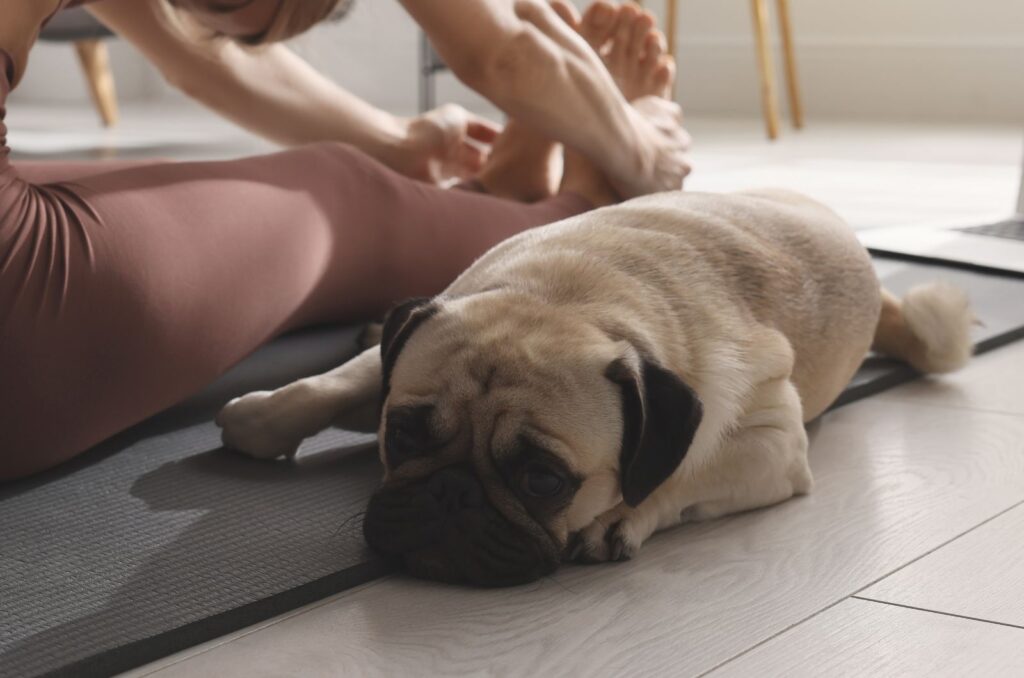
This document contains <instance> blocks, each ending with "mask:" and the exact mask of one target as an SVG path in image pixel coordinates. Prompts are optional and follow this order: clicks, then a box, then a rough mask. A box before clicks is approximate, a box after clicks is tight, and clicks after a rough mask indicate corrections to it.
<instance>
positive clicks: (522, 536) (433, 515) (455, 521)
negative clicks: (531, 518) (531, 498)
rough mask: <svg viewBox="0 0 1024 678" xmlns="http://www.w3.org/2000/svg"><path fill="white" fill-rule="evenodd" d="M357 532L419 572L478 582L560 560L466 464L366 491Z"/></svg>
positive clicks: (519, 578) (535, 573)
mask: <svg viewBox="0 0 1024 678" xmlns="http://www.w3.org/2000/svg"><path fill="white" fill-rule="evenodd" d="M363 534H364V535H365V537H366V541H367V543H368V544H369V545H370V547H371V548H373V549H374V550H376V551H377V552H379V553H381V554H383V555H386V556H397V557H400V558H401V559H402V561H403V562H404V563H405V566H406V567H407V568H408V570H409V572H410V573H411V574H413V575H415V576H418V577H424V578H427V579H437V580H440V581H446V582H451V583H467V584H475V585H478V586H513V585H516V584H524V583H527V582H530V581H534V580H535V579H538V578H540V577H542V576H544V575H545V574H549V573H550V572H552V571H553V570H554V569H555V568H556V567H557V566H558V562H559V558H558V556H557V553H555V552H554V551H553V549H552V548H551V545H550V544H543V543H540V542H539V541H538V540H537V539H536V538H535V537H533V536H531V535H530V534H528V533H527V532H526V531H525V530H524V529H522V528H521V527H519V526H517V525H515V524H513V523H512V522H511V521H509V520H508V519H507V518H505V517H504V516H503V515H502V514H501V513H500V512H499V511H498V510H497V509H495V508H494V506H492V505H491V503H490V502H489V501H488V499H487V496H486V493H485V492H484V488H483V486H482V485H481V484H480V481H479V480H478V479H477V477H476V475H475V474H474V473H473V472H472V471H471V470H470V468H469V467H468V466H462V465H459V466H449V467H446V468H443V469H441V470H439V471H437V472H436V473H434V474H433V475H431V476H430V477H428V478H426V479H425V480H423V481H421V482H418V483H411V484H407V485H401V486H398V487H382V488H381V489H379V490H378V491H377V492H376V493H375V494H374V495H373V497H372V498H371V499H370V505H369V507H368V509H367V511H366V517H365V518H364V520H363Z"/></svg>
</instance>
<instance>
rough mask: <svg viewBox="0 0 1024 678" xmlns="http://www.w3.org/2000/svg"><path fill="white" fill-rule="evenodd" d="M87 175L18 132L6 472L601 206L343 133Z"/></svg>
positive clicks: (1, 88)
mask: <svg viewBox="0 0 1024 678" xmlns="http://www.w3.org/2000/svg"><path fill="white" fill-rule="evenodd" d="M0 65H2V64H0ZM2 71H3V69H2V68H0V72H2ZM6 91H7V89H6V82H3V78H2V77H0V97H3V95H5V94H6ZM0 108H2V98H0ZM0 112H2V111H0ZM5 132H6V130H5V129H4V127H3V125H2V118H0V139H2V138H3V137H4V136H5ZM38 171H39V170H38V168H36V169H34V170H33V174H36V173H37V172H38ZM74 174H75V177H76V178H75V180H74V181H68V182H63V183H50V184H32V183H29V182H27V181H25V179H24V178H23V177H21V176H20V175H19V174H18V172H16V171H15V168H14V167H12V166H11V165H10V164H8V163H7V162H6V148H3V147H2V146H0V420H2V423H0V478H14V477H18V476H22V475H26V474H29V473H33V472H36V471H39V470H42V469H45V468H48V467H50V466H52V465H54V464H57V463H59V462H61V461H63V460H65V459H68V458H69V457H71V456H74V455H75V454H78V453H79V452H81V451H83V450H85V449H86V448H88V447H89V446H91V445H93V444H94V443H96V442H98V441H100V440H102V439H104V438H106V437H108V436H109V435H111V434H113V433H115V432H117V431H119V430H121V429H123V428H125V427H127V426H129V425H131V424H133V423H135V422H137V421H139V420H141V419H143V418H145V417H147V416H149V415H151V414H153V413H155V412H157V411H159V410H161V409H163V408H165V407H167V406H169V405H171V404H173V403H174V402H176V401H178V400H179V399H181V398H183V397H185V396H187V395H189V394H191V393H193V392H194V391H196V390H198V389H199V388H200V387H202V386H203V385H204V384H206V383H208V382H209V381H211V380H212V379H214V378H215V377H217V376H218V375H219V374H221V373H222V372H224V371H225V370H226V369H227V368H228V367H230V366H231V365H232V364H234V363H235V362H237V361H238V360H240V359H241V358H243V357H244V356H245V355H247V354H248V353H250V352H251V351H252V350H253V349H255V348H256V347H257V346H259V345H260V344H261V343H263V342H265V341H266V340H268V339H269V338H271V337H273V336H275V335H277V334H279V333H281V332H283V331H286V330H288V329H291V328H295V327H299V326H303V325H308V324H313V323H321V322H334V321H354V320H358V319H362V318H366V317H369V316H371V315H374V314H377V313H379V312H381V311H383V310H384V309H385V308H387V307H388V306H389V305H390V304H392V303H393V302H395V301H397V300H399V299H402V298H404V297H408V296H414V295H426V294H433V293H436V292H438V291H440V290H441V289H443V287H444V286H446V285H447V284H448V283H449V282H450V281H451V280H452V279H453V278H454V277H455V276H456V275H458V274H459V273H460V272H461V271H462V270H463V269H464V268H466V267H467V266H468V265H469V264H470V263H471V262H472V261H473V259H474V258H475V257H477V256H478V255H480V254H481V253H482V252H483V251H485V250H486V249H487V248H488V247H490V246H491V245H494V244H495V243H497V242H499V241H500V240H502V239H504V238H505V237H507V236H509V235H512V234H514V233H517V232H519V231H521V230H523V229H526V228H529V227H531V226H536V225H539V224H543V223H547V222H550V221H555V220H557V219H559V218H562V217H565V216H569V215H571V214H574V213H577V212H580V211H583V210H584V209H587V208H588V207H589V205H588V204H587V201H586V200H584V199H582V198H580V197H579V196H577V195H572V194H563V195H561V196H556V197H554V198H552V199H549V200H547V201H544V202H540V203H536V204H533V205H522V204H517V203H513V202H508V201H504V200H500V199H497V198H493V197H490V196H487V195H481V194H475V193H471V192H464V191H443V190H439V189H436V188H432V187H430V186H427V185H425V184H420V183H417V182H413V181H410V180H407V179H405V178H403V177H401V176H399V175H397V174H395V173H393V172H391V171H390V170H388V169H386V168H385V167H383V166H382V165H380V164H378V163H377V162H375V161H373V160H371V159H370V158H368V157H367V156H365V155H363V154H361V153H359V152H358V151H355V150H353V149H351V148H348V147H345V146H340V145H330V144H325V145H316V146H310V147H306V148H302V149H298V150H294V151H287V152H283V153H278V154H275V155H268V156H263V157H257V158H250V159H246V160H239V161H232V162H212V163H211V162H204V163H163V164H159V163H158V164H144V165H138V166H131V167H128V168H122V169H118V170H115V171H108V172H105V173H102V174H89V173H88V172H84V171H76V172H74Z"/></svg>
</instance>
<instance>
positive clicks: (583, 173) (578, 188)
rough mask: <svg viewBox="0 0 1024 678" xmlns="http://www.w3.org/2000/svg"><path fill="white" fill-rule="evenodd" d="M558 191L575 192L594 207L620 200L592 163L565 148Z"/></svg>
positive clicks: (602, 174)
mask: <svg viewBox="0 0 1024 678" xmlns="http://www.w3.org/2000/svg"><path fill="white" fill-rule="evenodd" d="M558 192H559V193H575V194H577V195H579V196H582V197H583V198H584V199H586V200H587V202H589V203H590V204H591V205H593V206H594V207H604V206H605V205H614V204H615V203H618V202H622V197H621V196H620V195H619V194H618V193H616V192H615V189H614V188H612V185H611V183H610V182H609V181H608V179H607V177H605V175H604V172H602V171H601V170H599V169H598V168H597V167H596V166H595V165H594V163H592V162H590V160H588V159H587V158H585V157H584V156H582V155H580V154H579V153H577V152H575V151H572V150H570V149H568V148H567V149H565V161H564V170H563V171H562V183H561V185H560V186H559V187H558Z"/></svg>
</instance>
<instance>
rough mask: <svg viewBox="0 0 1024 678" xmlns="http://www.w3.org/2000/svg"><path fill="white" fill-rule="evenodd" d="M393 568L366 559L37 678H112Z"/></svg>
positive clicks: (288, 610)
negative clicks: (99, 677) (102, 677)
mask: <svg viewBox="0 0 1024 678" xmlns="http://www.w3.org/2000/svg"><path fill="white" fill-rule="evenodd" d="M397 570H398V567H397V565H396V564H394V563H392V562H391V561H386V560H380V559H374V560H369V561H365V562H362V563H359V564H358V565H353V566H352V567H347V568H345V569H344V570H340V571H338V572H335V573H333V574H329V575H327V576H326V577H321V578H320V579H316V580H313V581H311V582H307V583H305V584H302V585H301V586H296V587H295V588H292V589H288V590H286V591H281V592H280V593H276V594H274V595H271V596H268V597H267V598H261V599H259V600H255V601H253V602H251V603H246V604H245V605H242V606H240V607H236V608H233V609H231V610H226V611H224V612H221V613H218V614H215V615H213V616H211V617H206V618H204V619H199V620H197V621H194V622H192V623H190V624H186V625H184V626H179V627H178V628H175V629H171V630H170V631H164V632H163V633H159V634H157V635H155V636H150V637H149V638H143V639H141V640H136V641H133V642H131V643H128V644H127V645H122V646H120V647H115V648H113V649H110V650H105V651H103V652H98V653H96V654H94V655H91V656H89V657H85V658H84V659H80V660H78V661H76V662H74V663H72V664H67V665H65V666H62V667H61V668H59V669H55V670H54V671H50V672H48V673H44V674H41V676H43V677H45V678H65V677H67V678H72V677H73V678H91V677H92V676H111V675H114V674H118V673H122V672H124V671H128V670H130V669H134V668H138V667H140V666H143V665H144V664H148V663H150V662H153V661H156V660H157V659H162V658H164V657H167V656H170V655H172V654H174V653H175V652H181V651H182V650H187V649H188V648H190V647H195V646H196V645H201V644H202V643H205V642H207V641H210V640H214V639H215V638H220V637H221V636H225V635H227V634H229V633H233V632H235V631H238V630H241V629H244V628H246V627H249V626H252V625H253V624H258V623H259V622H261V621H265V620H267V619H270V618H272V617H276V616H278V615H280V614H284V613H285V612H290V611H292V610H295V609H298V608H300V607H302V606H304V605H309V604H310V603H314V602H316V601H318V600H323V599H324V598H327V597H328V596H332V595H334V594H336V593H340V592H342V591H345V590H347V589H351V588H354V587H356V586H359V585H360V584H365V583H367V582H369V581H373V580H374V579H380V578H381V577H384V576H387V575H389V574H392V573H394V572H396V571H397Z"/></svg>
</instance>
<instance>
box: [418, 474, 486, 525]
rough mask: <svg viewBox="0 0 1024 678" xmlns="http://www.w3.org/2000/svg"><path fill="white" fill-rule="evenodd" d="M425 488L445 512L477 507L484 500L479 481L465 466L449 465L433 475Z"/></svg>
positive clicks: (456, 511)
mask: <svg viewBox="0 0 1024 678" xmlns="http://www.w3.org/2000/svg"><path fill="white" fill-rule="evenodd" d="M427 489H428V491H429V492H430V494H432V495H433V496H434V498H435V499H436V500H437V503H438V504H440V505H441V506H442V507H443V508H444V510H445V512H446V513H449V514H451V513H458V512H459V511H461V510H463V509H467V508H479V507H480V506H481V505H482V504H483V501H484V490H483V487H481V486H480V481H479V480H477V479H476V476H475V475H473V473H472V472H471V471H470V470H469V469H468V468H465V467H462V466H449V467H447V468H443V469H441V470H440V471H438V472H437V473H435V474H434V475H433V477H431V479H430V483H428V485H427Z"/></svg>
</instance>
